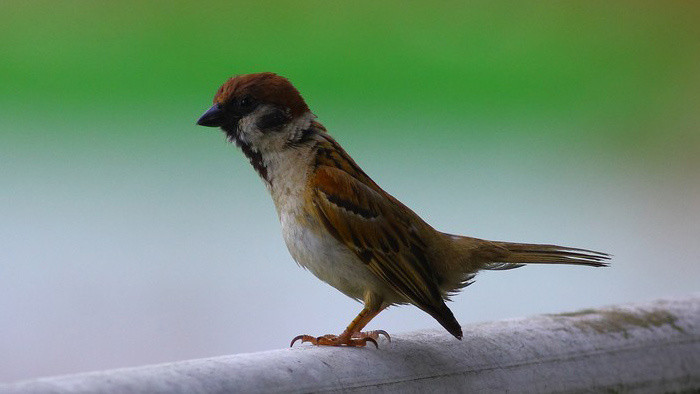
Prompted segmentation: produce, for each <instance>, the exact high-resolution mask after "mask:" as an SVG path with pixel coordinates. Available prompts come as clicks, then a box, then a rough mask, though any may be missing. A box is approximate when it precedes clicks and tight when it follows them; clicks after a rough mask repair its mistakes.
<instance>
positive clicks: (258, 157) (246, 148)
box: [223, 128, 272, 185]
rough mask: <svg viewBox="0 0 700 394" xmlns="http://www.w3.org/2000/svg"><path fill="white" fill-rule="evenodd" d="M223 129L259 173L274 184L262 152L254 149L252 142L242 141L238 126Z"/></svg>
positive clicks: (266, 180)
mask: <svg viewBox="0 0 700 394" xmlns="http://www.w3.org/2000/svg"><path fill="white" fill-rule="evenodd" d="M223 130H224V132H225V133H226V136H227V137H228V139H229V141H233V142H234V143H235V144H236V146H237V147H239V148H241V151H243V154H244V155H245V157H247V158H248V161H250V164H251V165H252V166H253V168H254V169H255V171H256V172H257V173H258V175H260V177H261V178H262V179H264V180H265V182H267V183H269V184H270V185H272V180H271V179H270V178H269V177H268V174H267V167H265V163H264V162H263V158H262V154H261V153H260V152H258V151H256V150H253V148H252V147H251V146H250V144H248V143H245V142H243V141H241V139H240V137H239V135H238V128H236V129H233V130H231V129H228V128H224V129H223Z"/></svg>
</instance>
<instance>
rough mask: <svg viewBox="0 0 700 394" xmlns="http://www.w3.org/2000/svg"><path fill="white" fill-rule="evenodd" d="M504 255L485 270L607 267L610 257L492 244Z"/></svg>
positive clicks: (572, 250) (564, 249)
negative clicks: (527, 266) (538, 266)
mask: <svg viewBox="0 0 700 394" xmlns="http://www.w3.org/2000/svg"><path fill="white" fill-rule="evenodd" d="M492 244H494V245H496V246H497V247H498V248H499V249H501V250H502V251H503V252H504V253H502V254H500V256H498V260H497V261H496V262H491V263H487V264H486V265H485V266H484V267H482V268H483V269H487V270H504V269H511V268H517V267H521V266H522V265H524V264H573V265H587V266H591V267H605V266H607V265H608V260H610V257H611V256H610V255H609V254H607V253H602V252H596V251H594V250H588V249H579V248H570V247H566V246H558V245H541V244H521V243H512V242H492Z"/></svg>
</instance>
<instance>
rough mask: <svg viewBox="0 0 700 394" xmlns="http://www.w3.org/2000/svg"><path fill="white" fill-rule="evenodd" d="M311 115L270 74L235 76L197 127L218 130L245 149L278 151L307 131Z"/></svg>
mask: <svg viewBox="0 0 700 394" xmlns="http://www.w3.org/2000/svg"><path fill="white" fill-rule="evenodd" d="M313 117H314V116H313V114H311V112H310V111H309V107H308V106H307V105H306V103H305V102H304V99H303V98H302V97H301V94H299V91H297V89H296V88H295V87H294V86H293V85H292V84H291V82H289V80H287V78H284V77H281V76H279V75H277V74H274V73H271V72H263V73H257V74H245V75H237V76H235V77H232V78H230V79H229V80H228V81H226V82H225V83H224V84H223V85H222V86H221V87H220V88H219V90H218V91H217V92H216V95H215V96H214V105H213V106H212V107H211V108H210V109H209V110H208V111H206V112H205V113H204V115H202V117H201V118H199V120H198V121H197V124H198V125H201V126H209V127H221V129H222V130H223V131H224V132H225V133H226V134H227V135H228V137H229V139H231V140H232V141H234V142H235V143H236V144H238V145H239V146H242V147H243V148H244V149H245V148H246V147H247V148H248V149H253V150H255V151H264V150H268V149H280V147H281V146H282V145H281V144H284V143H288V142H289V141H291V140H293V139H294V138H295V136H296V134H298V133H299V129H300V128H302V129H303V128H305V127H308V124H309V123H310V122H311V120H313Z"/></svg>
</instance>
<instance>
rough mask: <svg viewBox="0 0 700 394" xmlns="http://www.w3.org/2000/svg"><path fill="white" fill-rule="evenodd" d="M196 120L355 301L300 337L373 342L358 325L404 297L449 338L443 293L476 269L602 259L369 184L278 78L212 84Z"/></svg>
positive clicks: (295, 243)
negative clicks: (251, 176)
mask: <svg viewBox="0 0 700 394" xmlns="http://www.w3.org/2000/svg"><path fill="white" fill-rule="evenodd" d="M197 124H198V125H201V126H208V127H219V128H221V130H223V132H224V133H225V135H226V136H227V137H228V140H230V141H231V142H233V143H235V144H236V145H237V146H238V147H239V148H240V149H241V151H243V154H244V155H245V156H246V157H247V158H248V160H250V164H252V166H253V168H254V169H255V171H257V173H258V175H260V178H261V179H262V181H263V182H264V184H265V186H266V187H267V190H268V191H269V193H270V195H271V196H272V200H273V201H274V204H275V208H276V210H277V215H278V217H279V221H280V224H281V225H282V234H283V237H284V241H285V243H286V245H287V248H288V249H289V252H290V254H291V255H292V257H293V258H294V260H295V261H296V262H297V263H298V264H299V265H301V266H302V267H304V268H306V269H308V270H309V271H311V273H313V274H314V275H315V276H316V277H318V278H319V279H321V280H322V281H324V282H326V283H328V284H330V285H331V286H333V287H335V288H336V289H338V290H339V291H340V292H342V293H343V294H345V295H347V296H348V297H350V298H352V299H354V300H357V301H360V302H362V303H363V306H364V307H363V309H362V311H360V313H359V314H358V315H357V317H355V319H354V320H353V321H352V322H351V323H350V325H348V327H347V328H346V329H345V331H343V332H342V333H341V334H340V335H323V336H320V337H315V336H311V335H299V336H297V337H295V338H294V339H293V340H292V343H291V345H290V346H293V345H294V343H295V342H296V341H297V340H301V341H302V342H308V343H311V344H313V345H326V346H358V347H359V346H366V344H367V343H368V342H369V343H372V344H374V345H375V346H377V341H376V340H377V339H378V338H379V336H380V335H381V336H385V337H386V338H388V339H389V335H388V334H387V333H386V332H385V331H383V330H374V331H367V332H363V331H362V330H363V328H364V327H365V326H366V325H367V323H369V322H370V320H372V319H373V318H374V317H375V316H377V314H378V313H379V312H381V311H382V310H384V309H386V308H387V307H389V306H392V305H402V304H412V305H415V306H417V307H418V308H420V309H421V310H423V311H424V312H426V313H428V314H429V315H430V316H432V317H433V318H435V320H437V322H438V323H440V324H441V325H442V326H443V327H444V328H445V329H446V330H447V331H448V332H449V333H450V334H452V335H453V336H454V337H455V338H457V339H461V338H462V328H461V326H460V324H459V323H458V322H457V319H455V317H454V315H453V314H452V311H450V309H449V308H448V307H447V305H446V304H445V301H447V300H449V298H450V296H452V295H454V294H456V293H457V292H458V291H460V290H461V289H463V288H464V287H465V286H467V285H469V284H471V283H472V281H473V279H474V276H475V275H476V273H477V272H478V271H480V270H509V269H513V268H518V267H522V266H523V265H526V264H574V265H585V266H592V267H602V266H606V265H607V263H606V261H607V260H608V259H609V258H610V255H608V254H606V253H601V252H596V251H592V250H587V249H578V248H571V247H565V246H557V245H539V244H527V243H511V242H500V241H488V240H483V239H478V238H472V237H467V236H462V235H454V234H447V233H443V232H440V231H438V230H436V229H434V228H433V227H431V226H430V225H429V224H428V223H426V222H425V221H424V220H423V219H421V218H420V217H419V216H418V215H417V214H416V213H414V212H413V211H412V210H411V209H409V208H408V207H407V206H405V205H404V204H402V203H401V202H400V201H399V200H397V199H396V198H394V197H392V196H391V195H390V194H389V193H387V192H385V191H384V190H383V189H382V188H381V187H379V185H377V184H376V183H375V182H374V181H373V180H372V179H371V178H370V177H369V176H368V175H367V174H366V173H365V172H364V171H363V170H362V168H360V166H359V165H357V163H355V161H354V160H353V159H352V158H351V157H350V155H348V154H347V152H345V150H344V149H343V148H342V147H341V146H340V145H339V144H338V142H336V140H335V139H334V138H333V137H331V136H330V134H328V132H327V131H326V129H325V127H323V125H322V124H321V123H319V122H318V121H316V116H315V115H314V114H313V113H312V112H311V111H310V110H309V107H308V106H307V104H306V102H305V101H304V99H303V98H302V96H301V94H300V93H299V91H298V90H297V89H296V88H295V87H294V86H293V85H292V84H291V83H290V82H289V80H287V79H286V78H284V77H282V76H280V75H277V74H274V73H271V72H263V73H256V74H246V75H237V76H234V77H232V78H230V79H228V80H227V81H226V82H225V83H224V84H223V85H222V86H221V87H220V88H219V90H218V91H217V92H216V94H215V96H214V102H213V106H212V107H211V108H209V110H207V111H206V112H205V113H204V114H203V115H202V116H201V117H200V118H199V120H198V121H197Z"/></svg>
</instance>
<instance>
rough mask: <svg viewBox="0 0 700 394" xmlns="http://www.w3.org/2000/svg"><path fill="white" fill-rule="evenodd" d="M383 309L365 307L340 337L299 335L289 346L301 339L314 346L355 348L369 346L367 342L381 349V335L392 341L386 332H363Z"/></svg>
mask: <svg viewBox="0 0 700 394" xmlns="http://www.w3.org/2000/svg"><path fill="white" fill-rule="evenodd" d="M381 311H382V309H374V310H372V309H370V308H368V307H366V306H365V307H364V309H362V311H361V312H360V314H359V315H357V317H356V318H355V319H354V320H353V321H352V323H350V325H348V327H347V328H346V329H345V331H343V333H342V334H340V335H331V334H328V335H324V336H321V337H312V336H311V335H299V336H296V337H295V338H294V339H292V343H291V344H290V345H289V346H290V347H291V346H294V342H296V341H297V340H300V339H301V342H302V343H304V342H309V343H311V344H313V345H320V346H355V347H361V346H365V345H367V342H371V343H373V344H374V346H376V347H377V348H379V345H377V339H378V338H379V335H384V336H385V337H386V338H387V339H389V340H391V338H390V337H389V334H387V332H386V331H384V330H375V331H368V332H361V330H362V329H363V328H365V326H366V325H367V323H369V322H370V320H372V319H373V318H374V317H375V316H377V314H379V312H381Z"/></svg>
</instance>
